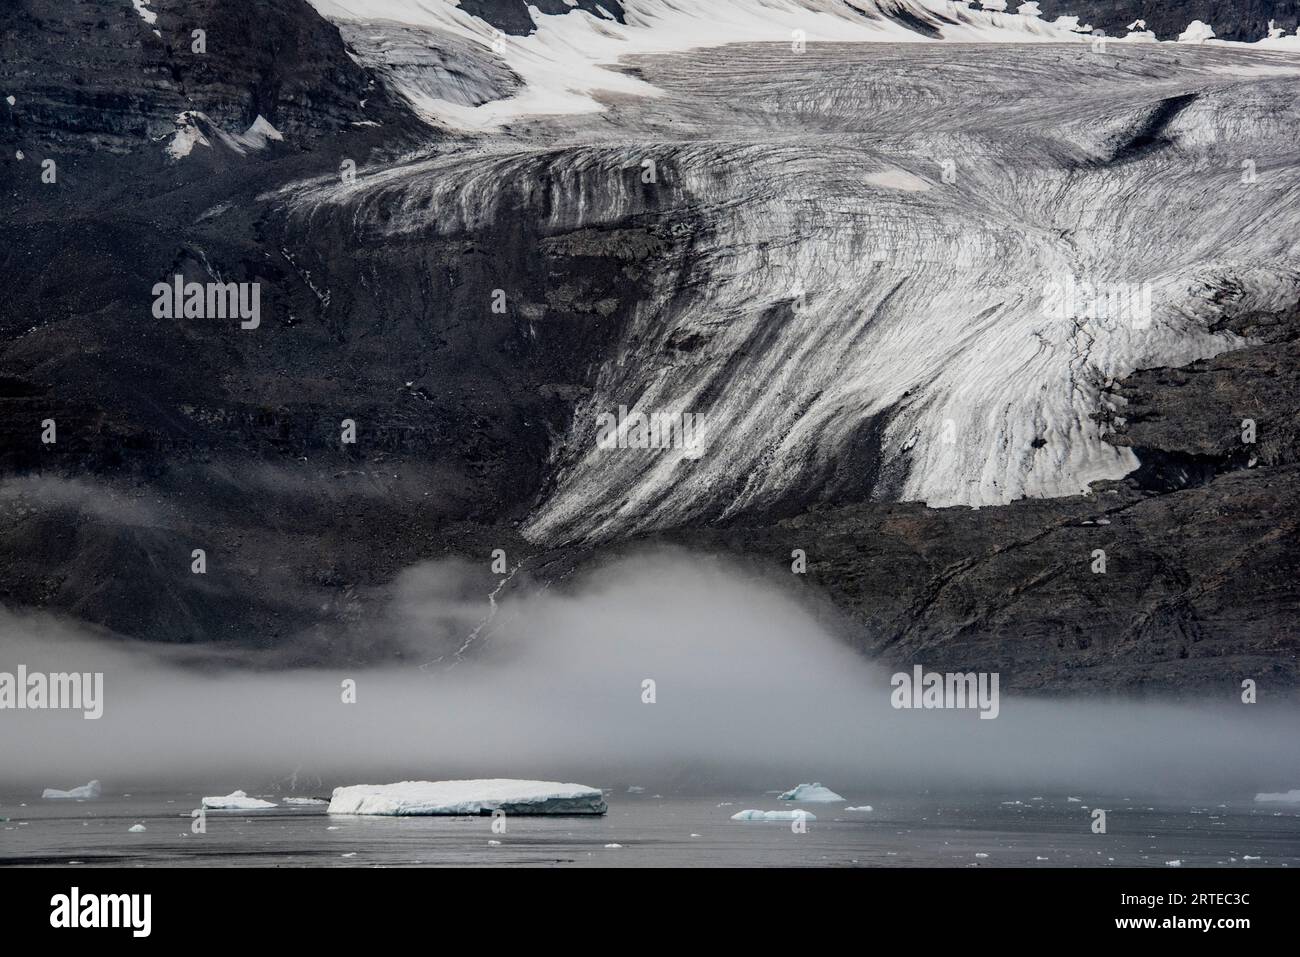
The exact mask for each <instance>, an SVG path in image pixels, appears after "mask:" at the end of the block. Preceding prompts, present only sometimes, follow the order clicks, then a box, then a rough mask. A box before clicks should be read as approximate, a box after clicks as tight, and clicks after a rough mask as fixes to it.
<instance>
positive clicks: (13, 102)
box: [5, 96, 18, 106]
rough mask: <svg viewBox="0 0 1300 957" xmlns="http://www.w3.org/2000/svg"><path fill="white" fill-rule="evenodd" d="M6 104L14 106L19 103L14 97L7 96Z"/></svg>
mask: <svg viewBox="0 0 1300 957" xmlns="http://www.w3.org/2000/svg"><path fill="white" fill-rule="evenodd" d="M5 102H6V103H8V104H9V105H10V106H13V105H14V104H15V103H17V102H18V101H17V100H15V99H14V98H13V97H12V96H6V97H5Z"/></svg>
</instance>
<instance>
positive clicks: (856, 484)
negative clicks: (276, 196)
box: [286, 0, 1300, 543]
mask: <svg viewBox="0 0 1300 957" xmlns="http://www.w3.org/2000/svg"><path fill="white" fill-rule="evenodd" d="M391 4H399V0H385V2H384V3H378V4H354V5H353V8H355V10H360V11H361V12H364V13H366V15H367V16H374V17H378V16H387V15H394V16H395V15H397V14H398V13H400V11H397V10H395V9H390V5H391ZM320 5H321V6H322V8H323V9H324V12H326V13H327V14H329V13H330V10H329V9H326V8H327V7H328V6H329V5H328V4H325V3H321V4H320ZM363 7H364V10H362V8H363ZM709 8H710V9H714V10H720V11H739V9H740V8H739V6H738V5H732V4H725V3H724V4H721V5H712V4H710V5H709ZM787 8H789V9H793V6H791V4H785V5H784V6H783V5H782V4H780V3H778V4H776V5H775V6H774V7H773V8H772V9H773V10H778V9H787ZM648 9H649V7H648V6H647V5H645V4H642V5H639V6H638V5H636V4H631V5H629V22H630V23H631V22H632V21H633V20H635V19H636V18H637V17H638V16H640V17H641V18H642V19H643V20H646V22H645V23H641V25H639V26H629V27H628V28H627V31H628V32H632V31H634V30H646V31H649V32H651V33H654V32H655V31H656V30H660V29H666V26H665V25H666V24H672V23H676V22H677V21H676V18H677V17H679V16H687V14H686V13H683V12H682V11H680V10H678V9H677V8H676V7H674V8H673V10H672V11H668V10H666V9H665V10H664V11H663V12H662V19H660V20H656V21H655V25H654V27H653V29H652V28H651V26H650V25H648V24H649V21H648V20H647V19H646V18H647V17H648V14H646V13H645V11H646V10H648ZM764 9H765V10H766V9H767V8H764ZM800 9H801V11H802V12H800V13H799V17H803V16H804V15H805V14H806V13H807V11H806V10H804V9H803V8H802V7H801V8H800ZM383 11H387V12H386V13H385V12H383ZM638 11H640V12H639V13H638ZM824 15H829V14H824ZM438 16H440V17H441V16H443V13H441V12H439V13H438ZM447 16H454V17H460V16H461V13H459V12H457V13H454V14H447ZM569 16H573V17H574V18H575V19H574V20H573V21H572V22H569V21H568V20H567V17H569ZM764 16H766V13H765V14H764ZM773 16H774V17H776V18H777V19H776V20H773V21H772V22H773V23H779V22H780V21H779V15H778V14H776V13H774V14H773ZM818 16H823V14H818ZM984 16H991V17H995V18H1001V19H1006V20H1011V19H1015V20H1017V21H1024V22H1027V23H1032V24H1039V25H1040V26H1041V27H1042V28H1044V29H1046V28H1047V25H1045V24H1042V23H1041V21H1039V20H1037V19H1036V18H1033V17H1021V16H1019V15H1016V14H987V15H984ZM736 17H737V18H738V19H736V20H734V21H732V20H729V19H728V18H727V17H725V16H723V17H721V18H720V20H719V22H720V23H723V24H731V26H730V27H728V29H731V28H732V27H734V32H733V33H730V34H726V35H727V36H731V37H733V38H735V39H742V40H752V39H754V38H755V36H756V34H755V33H754V32H753V30H751V29H749V28H747V27H743V24H744V23H748V22H750V21H747V20H745V19H744V17H743V16H742V15H741V13H739V12H736ZM471 19H472V18H471ZM542 21H543V26H542V28H540V29H539V31H538V34H537V35H536V36H537V37H541V38H545V36H547V35H548V34H547V30H550V29H554V30H561V29H563V30H576V29H578V27H577V26H574V24H587V25H586V26H583V27H582V29H584V30H589V29H594V27H592V26H591V24H592V23H594V19H593V18H591V17H590V16H589V15H587V14H576V13H575V14H571V15H565V16H563V17H560V16H557V17H550V18H547V17H542ZM562 21H563V22H562ZM474 22H475V23H478V24H479V25H480V26H482V24H481V21H474ZM638 22H640V21H638ZM800 22H804V21H803V20H801V21H800ZM807 22H808V23H810V24H812V25H813V27H815V25H816V24H817V23H821V22H822V21H821V20H819V19H818V17H816V16H814V17H810V18H809V19H808V20H807ZM882 22H883V23H885V24H889V23H892V22H893V21H888V20H886V21H882ZM972 22H973V21H972ZM895 25H896V24H895ZM782 26H783V28H784V25H782ZM813 27H810V31H811V30H812V29H813ZM1019 28H1020V27H1017V29H1019ZM476 29H477V28H476ZM602 29H607V30H611V31H614V30H616V29H622V28H617V25H614V24H605V25H604V26H603V27H602ZM701 29H703V28H701ZM710 29H712V28H710ZM718 29H719V30H721V29H722V28H721V27H718ZM754 29H757V28H754ZM768 29H769V30H770V29H771V25H770V24H769V27H768ZM861 29H864V30H865V29H871V30H876V29H885V27H883V26H863V27H861ZM889 29H892V27H889ZM1053 29H1057V28H1053ZM1061 29H1064V28H1061ZM1067 32H1068V31H1067ZM705 33H706V34H707V31H705ZM583 36H584V37H585V34H584V35H583ZM718 36H719V37H722V36H723V34H721V33H720V34H718ZM809 36H812V32H810V33H809ZM511 42H514V40H513V39H512V40H511ZM539 42H540V41H539ZM573 42H574V43H578V40H576V39H575V40H574V41H573ZM582 42H583V43H585V42H586V40H585V39H584V40H583V41H582ZM611 42H612V41H611ZM720 42H721V41H720ZM687 45H690V44H687ZM695 45H699V44H695ZM668 46H671V45H670V44H668ZM586 49H587V48H586V47H584V46H582V44H581V43H578V46H577V47H576V48H575V50H576V52H574V53H573V57H574V58H575V61H576V62H578V65H577V66H574V69H579V67H581V69H583V70H585V69H586V67H584V66H581V64H582V63H586V62H588V61H586V60H583V59H582V58H583V56H585V55H586V54H585V52H583V51H585V50H586ZM593 49H595V48H593ZM638 49H643V47H638V46H637V45H636V44H629V45H628V46H627V52H629V53H635V52H636V51H637V50H638ZM592 56H593V57H595V58H596V60H600V58H601V57H607V58H608V60H609V61H611V62H612V60H613V59H614V58H615V53H614V52H613V49H612V48H610V49H608V50H607V49H605V48H604V47H601V48H599V52H598V53H593V54H592ZM593 62H595V61H593ZM624 62H625V63H626V64H627V65H629V66H632V67H635V70H634V72H635V76H633V75H632V73H631V72H629V73H626V74H618V76H622V77H624V78H625V79H626V80H627V82H628V83H629V84H631V85H630V86H629V87H627V88H620V90H621V92H622V93H623V94H633V96H632V98H628V97H627V96H623V97H622V98H621V99H618V100H611V101H608V102H606V103H604V107H605V111H604V113H602V114H600V115H599V116H598V117H597V116H593V115H587V114H584V113H583V112H582V111H581V110H577V109H574V110H570V111H567V112H566V113H565V114H564V115H560V116H553V117H551V118H548V119H547V120H545V121H544V122H543V121H538V122H536V123H535V124H521V125H519V126H518V127H517V128H516V129H513V130H511V131H509V132H506V133H490V134H489V133H483V134H481V135H479V136H477V137H475V138H472V139H470V140H469V141H468V142H467V144H454V145H451V146H449V147H447V148H446V149H442V150H440V151H438V152H437V153H435V154H433V155H431V156H428V157H426V158H423V159H420V160H418V161H413V162H404V163H399V164H393V165H389V166H381V167H375V168H372V169H367V170H363V171H360V172H359V174H358V177H357V180H356V183H355V185H352V186H344V185H341V184H339V183H338V182H336V181H333V180H331V181H321V182H317V183H313V184H308V185H303V186H301V187H298V188H296V189H295V190H293V191H291V192H289V193H288V194H286V201H287V202H288V203H289V204H290V205H291V207H292V214H293V215H294V216H296V217H297V218H298V220H299V222H300V224H301V227H302V229H303V230H304V231H306V232H310V231H311V230H312V229H313V228H315V226H316V225H318V224H324V223H326V222H332V223H346V224H347V227H348V228H349V229H352V230H354V231H355V238H356V242H357V243H358V244H374V243H377V242H385V241H395V242H418V241H420V240H421V239H422V238H426V237H441V238H447V237H456V236H461V235H466V234H468V235H473V234H475V233H476V232H477V231H481V230H484V229H486V228H488V227H489V226H490V225H492V224H494V223H496V222H498V221H499V220H500V219H503V218H506V219H507V221H510V220H509V218H510V217H515V216H526V217H528V218H529V220H530V221H531V222H536V223H537V224H538V227H539V229H540V231H541V233H542V234H543V236H546V237H568V236H578V235H582V236H600V235H601V234H602V233H601V231H604V230H614V229H623V228H628V227H629V226H632V225H638V224H644V223H646V222H653V223H655V224H657V225H660V226H662V227H663V228H664V229H665V230H666V231H667V230H671V231H672V235H674V236H676V235H680V236H684V237H686V239H685V240H683V246H684V252H682V253H681V254H680V256H679V257H678V258H674V259H664V260H661V261H657V262H655V263H654V269H653V270H652V271H653V273H654V274H655V275H656V276H658V277H661V278H660V279H659V280H658V281H657V284H656V285H655V287H654V288H653V289H652V290H651V291H650V293H649V294H648V295H646V296H645V297H644V298H641V299H638V301H637V302H635V303H634V304H633V309H632V313H631V317H630V319H629V320H627V323H626V325H625V327H624V328H621V329H620V330H619V335H618V338H617V341H616V342H615V343H614V345H613V347H612V349H611V351H610V354H609V355H608V356H607V357H606V359H605V361H604V362H603V363H602V364H601V365H600V367H599V368H597V369H595V370H594V372H593V382H592V384H591V388H590V389H589V390H585V392H584V396H583V397H582V398H581V399H580V400H579V401H578V403H577V407H576V409H575V412H574V417H573V421H572V424H571V426H570V427H569V429H568V430H567V431H566V432H565V433H563V434H560V435H557V436H555V437H554V441H553V444H552V448H551V452H550V461H549V468H548V471H549V477H548V481H547V483H546V485H545V488H544V492H543V494H542V496H541V497H540V498H539V500H538V501H537V503H536V504H535V507H534V508H533V510H532V511H531V513H530V514H529V515H528V517H527V518H526V520H525V522H524V524H523V526H522V530H523V532H524V534H526V535H527V536H528V537H529V538H530V539H532V540H534V541H538V542H545V543H559V542H565V541H572V540H579V539H585V540H596V539H602V538H609V537H614V536H620V535H627V534H635V533H641V532H649V531H654V530H657V529H663V528H668V527H673V526H678V525H683V524H688V523H689V524H703V523H709V522H722V521H735V520H741V519H744V518H746V517H750V516H766V515H772V514H790V513H792V512H794V511H796V510H797V509H800V508H804V507H808V506H809V505H813V504H820V503H827V504H840V503H848V502H857V501H920V502H924V503H927V504H929V505H931V506H934V507H945V506H972V507H979V506H985V505H1000V504H1005V503H1008V502H1011V501H1014V500H1016V499H1019V498H1024V497H1054V496H1066V495H1075V494H1080V493H1083V492H1085V491H1086V490H1087V489H1088V487H1089V485H1090V484H1091V483H1093V482H1096V481H1099V480H1107V479H1118V478H1121V477H1123V476H1124V475H1126V474H1128V473H1130V472H1131V471H1133V470H1134V469H1135V468H1136V467H1137V465H1138V458H1137V456H1136V455H1135V453H1134V452H1133V451H1132V450H1131V449H1129V448H1127V447H1117V446H1115V445H1112V444H1109V443H1107V442H1106V441H1104V440H1103V433H1104V428H1103V426H1102V425H1101V424H1100V422H1099V421H1098V417H1099V416H1101V415H1103V414H1106V413H1110V412H1115V413H1117V414H1120V415H1122V411H1123V410H1122V409H1111V408H1110V407H1109V406H1108V404H1107V402H1108V401H1109V400H1107V399H1106V398H1105V397H1104V390H1105V387H1106V385H1107V383H1109V382H1110V381H1111V380H1113V379H1114V378H1117V377H1120V376H1124V375H1127V374H1129V373H1131V372H1132V371H1134V370H1136V369H1141V368H1149V367H1159V366H1180V365H1185V364H1187V363H1190V362H1192V361H1194V360H1196V359H1199V358H1205V357H1209V356H1213V355H1216V354H1218V353H1221V352H1224V351H1227V350H1230V349H1234V348H1240V347H1241V346H1242V345H1244V344H1246V343H1245V340H1243V339H1242V338H1241V337H1239V336H1237V335H1236V334H1234V333H1233V332H1231V331H1230V330H1229V329H1228V328H1227V327H1226V323H1225V322H1224V321H1223V320H1224V317H1225V316H1226V315H1227V314H1228V313H1229V312H1231V313H1232V314H1238V315H1240V314H1248V313H1251V312H1259V313H1270V312H1276V311H1279V310H1281V309H1284V308H1287V307H1289V306H1290V305H1292V304H1294V302H1295V301H1296V299H1297V297H1300V258H1297V255H1296V253H1297V250H1296V242H1297V240H1296V239H1295V237H1296V236H1297V232H1296V230H1295V223H1296V221H1297V218H1298V217H1300V192H1298V191H1296V190H1295V189H1292V188H1290V187H1291V185H1292V183H1293V179H1294V176H1293V174H1292V172H1291V170H1292V169H1293V159H1292V156H1293V151H1294V148H1293V141H1294V130H1295V128H1296V125H1297V123H1300V111H1298V110H1297V106H1296V104H1297V103H1298V102H1300V97H1297V93H1300V60H1297V59H1295V58H1292V57H1289V56H1285V55H1280V54H1274V53H1266V52H1259V51H1256V50H1254V49H1251V48H1247V47H1245V46H1234V47H1229V46H1226V45H1207V46H1188V45H1175V44H1147V43H1123V44H1122V43H1115V44H1111V45H1109V46H1108V47H1106V49H1105V52H1104V53H1098V52H1095V51H1094V50H1093V49H1092V48H1091V47H1089V46H1087V45H1077V44H1051V45H1044V44H1037V43H1035V44H1012V43H986V44H983V45H945V44H940V43H911V44H898V45H889V46H887V45H881V44H869V43H844V44H836V43H829V42H818V43H813V44H809V45H808V47H807V48H806V49H805V50H803V51H798V52H797V51H795V50H793V49H792V48H791V45H790V44H789V43H788V42H772V43H765V44H753V43H748V44H738V45H733V46H727V47H724V48H720V49H703V50H692V51H689V52H675V53H670V54H667V55H660V56H636V57H633V58H631V60H628V59H627V58H625V59H624ZM510 65H511V67H512V69H513V70H514V72H515V73H516V74H517V75H519V76H521V77H523V78H524V80H525V81H526V82H532V81H533V77H532V76H531V75H526V74H527V71H526V70H524V69H523V68H522V67H520V65H519V64H518V63H515V62H513V61H511V64H510ZM564 69H567V68H563V67H561V66H557V65H555V63H553V62H552V63H550V65H549V66H547V67H546V69H545V70H543V69H542V68H541V67H538V72H537V75H539V76H541V75H546V76H549V75H550V72H548V71H556V70H558V71H560V72H561V73H563V72H564ZM607 72H608V71H605V70H602V73H607ZM565 75H568V74H565ZM584 75H585V74H584ZM575 82H576V81H575ZM521 95H524V96H526V95H528V94H521ZM462 99H463V97H462ZM488 105H490V104H485V105H484V107H483V108H486V106H488ZM516 106H518V104H516ZM466 108H467V109H468V108H469V107H466ZM475 109H477V108H475ZM648 159H651V160H653V161H654V162H655V164H656V169H657V171H658V179H657V181H656V182H655V183H654V184H652V185H647V184H646V183H643V182H642V181H641V178H640V175H639V174H640V172H641V170H642V168H643V163H644V162H645V161H646V160H648ZM583 231H586V232H583ZM613 268H616V266H615V267H613ZM1067 288H1068V289H1072V290H1075V291H1076V292H1077V291H1079V290H1083V289H1090V290H1092V291H1093V294H1092V295H1090V296H1081V295H1074V296H1072V298H1070V299H1069V302H1070V305H1069V306H1068V307H1067V306H1065V305H1064V301H1065V299H1064V297H1062V296H1061V295H1060V290H1062V289H1067ZM1125 290H1127V291H1128V292H1124V291H1125ZM1125 297H1127V298H1125ZM1126 303H1127V305H1126ZM529 322H530V323H531V322H532V320H531V319H530V320H529ZM529 334H530V335H538V334H544V329H538V328H533V327H530V329H529ZM620 406H626V407H627V408H628V409H630V410H633V411H640V412H644V413H653V412H656V411H659V412H669V413H671V412H687V411H690V412H695V413H698V414H699V415H700V417H701V423H702V425H701V429H700V434H701V441H700V443H699V446H698V448H694V449H684V448H668V449H658V450H639V449H632V450H618V451H617V453H615V452H611V451H610V450H609V449H607V448H602V447H601V446H600V444H599V442H598V434H599V433H598V417H599V415H600V414H602V413H608V412H613V411H615V410H617V409H619V408H620Z"/></svg>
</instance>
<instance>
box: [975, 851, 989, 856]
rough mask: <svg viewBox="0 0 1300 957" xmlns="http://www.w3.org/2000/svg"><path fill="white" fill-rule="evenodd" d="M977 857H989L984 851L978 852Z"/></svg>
mask: <svg viewBox="0 0 1300 957" xmlns="http://www.w3.org/2000/svg"><path fill="white" fill-rule="evenodd" d="M975 856H976V857H978V858H985V857H988V855H987V854H985V853H984V852H983V851H977V852H976V853H975Z"/></svg>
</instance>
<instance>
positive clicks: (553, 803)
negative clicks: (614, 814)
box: [329, 778, 606, 817]
mask: <svg viewBox="0 0 1300 957" xmlns="http://www.w3.org/2000/svg"><path fill="white" fill-rule="evenodd" d="M497 810H500V811H504V812H506V813H507V814H604V813H605V810H606V805H605V799H604V794H603V793H602V792H601V790H600V789H599V788H592V787H587V786H586V785H583V784H561V783H559V782H556V781H523V780H515V779H512V778H483V779H472V780H464V781H399V782H398V783H396V784H355V785H351V786H348V787H338V788H335V789H334V795H333V797H332V798H331V799H330V806H329V813H330V814H382V815H392V816H398V817H405V816H411V815H435V814H489V813H491V812H493V811H497Z"/></svg>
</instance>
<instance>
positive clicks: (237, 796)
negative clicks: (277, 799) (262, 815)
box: [203, 791, 275, 811]
mask: <svg viewBox="0 0 1300 957" xmlns="http://www.w3.org/2000/svg"><path fill="white" fill-rule="evenodd" d="M203 807H204V808H206V809H207V810H209V811H261V810H263V809H265V808H268V807H275V805H274V804H272V803H271V802H270V801H263V800H262V799H260V798H251V797H249V796H248V795H247V794H245V793H244V792H243V791H233V792H231V793H230V794H227V795H226V796H225V797H205V798H204V799H203Z"/></svg>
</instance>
